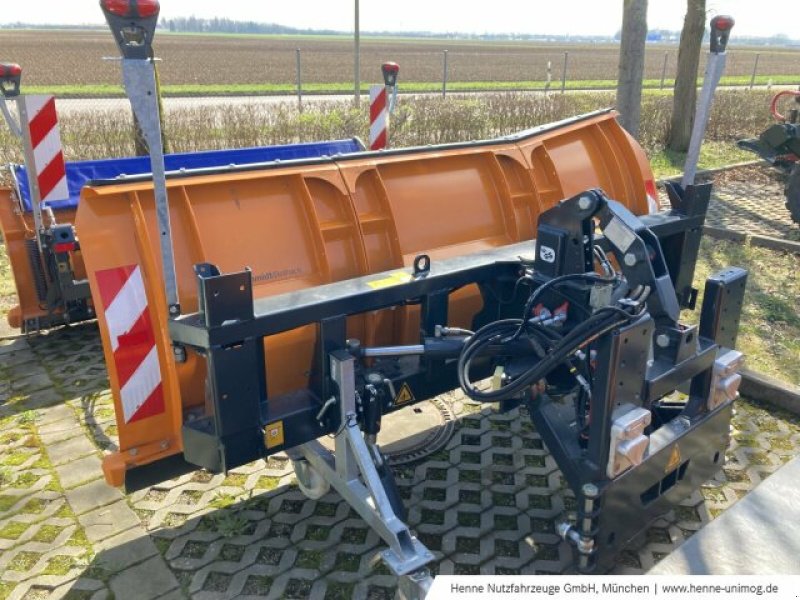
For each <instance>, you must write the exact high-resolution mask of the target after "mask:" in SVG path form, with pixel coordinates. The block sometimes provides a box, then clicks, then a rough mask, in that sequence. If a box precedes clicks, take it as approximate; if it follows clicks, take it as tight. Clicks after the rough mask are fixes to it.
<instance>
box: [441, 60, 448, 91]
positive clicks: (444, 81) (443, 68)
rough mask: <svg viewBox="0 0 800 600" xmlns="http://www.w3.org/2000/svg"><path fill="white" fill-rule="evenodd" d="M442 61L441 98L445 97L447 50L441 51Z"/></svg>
mask: <svg viewBox="0 0 800 600" xmlns="http://www.w3.org/2000/svg"><path fill="white" fill-rule="evenodd" d="M443 55H444V60H443V62H442V98H444V97H445V96H447V50H444V51H443Z"/></svg>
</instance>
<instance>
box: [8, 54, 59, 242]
mask: <svg viewBox="0 0 800 600" xmlns="http://www.w3.org/2000/svg"><path fill="white" fill-rule="evenodd" d="M21 80H22V68H21V67H20V66H19V65H17V64H13V63H4V64H0V90H2V99H0V109H2V112H3V116H4V117H5V120H6V123H8V126H9V128H10V129H11V131H12V133H13V134H14V135H15V136H16V137H17V138H18V139H19V140H20V141H21V142H22V151H23V155H24V157H25V166H26V172H27V178H28V190H29V193H30V201H31V212H32V213H33V223H34V229H35V231H36V238H35V239H36V244H37V246H38V247H39V252H43V250H44V241H43V236H44V235H45V228H44V221H43V219H42V201H45V202H47V201H52V200H65V199H66V198H68V197H69V189H68V188H67V173H66V167H65V164H64V153H63V151H62V148H61V134H60V131H59V126H58V114H57V113H56V104H55V98H54V97H53V96H46V95H33V96H31V95H21V94H20V82H21ZM6 98H14V99H15V100H16V103H17V114H18V115H19V121H17V120H16V119H15V118H14V117H13V115H12V114H11V113H10V111H9V110H8V106H7V105H6V101H5V100H6ZM51 221H53V222H54V219H52V213H51Z"/></svg>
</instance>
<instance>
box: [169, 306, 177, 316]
mask: <svg viewBox="0 0 800 600" xmlns="http://www.w3.org/2000/svg"><path fill="white" fill-rule="evenodd" d="M169 314H171V315H177V314H178V307H177V306H176V305H174V304H173V305H172V306H170V307H169Z"/></svg>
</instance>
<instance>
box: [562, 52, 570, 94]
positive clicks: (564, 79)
mask: <svg viewBox="0 0 800 600" xmlns="http://www.w3.org/2000/svg"><path fill="white" fill-rule="evenodd" d="M568 61H569V52H564V70H563V71H562V72H561V93H562V94H563V93H564V90H566V89H567V62H568Z"/></svg>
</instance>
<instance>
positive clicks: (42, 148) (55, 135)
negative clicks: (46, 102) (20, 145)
mask: <svg viewBox="0 0 800 600" xmlns="http://www.w3.org/2000/svg"><path fill="white" fill-rule="evenodd" d="M59 152H61V134H60V133H59V131H58V125H56V126H55V127H53V128H52V129H51V130H50V131H48V132H47V135H46V136H44V138H43V139H42V141H41V142H39V145H38V146H36V148H34V149H33V163H34V165H35V166H36V172H37V173H41V172H42V171H44V169H45V167H46V166H47V165H49V164H50V163H51V162H52V161H53V159H54V158H55V157H56V155H57V154H58V153H59Z"/></svg>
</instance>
